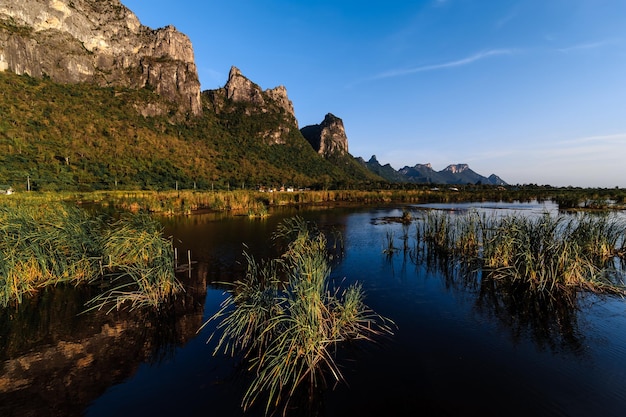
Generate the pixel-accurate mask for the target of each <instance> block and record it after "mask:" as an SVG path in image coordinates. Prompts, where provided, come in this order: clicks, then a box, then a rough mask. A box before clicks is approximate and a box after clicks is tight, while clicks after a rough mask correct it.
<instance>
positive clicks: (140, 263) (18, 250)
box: [0, 198, 179, 307]
mask: <svg viewBox="0 0 626 417" xmlns="http://www.w3.org/2000/svg"><path fill="white" fill-rule="evenodd" d="M11 201H12V203H8V204H3V205H0V306H3V307H6V306H7V305H9V304H11V303H14V302H15V303H19V302H21V300H22V298H23V297H24V296H25V295H27V294H29V293H32V292H35V291H37V290H39V289H41V288H43V287H46V286H54V285H59V284H74V285H78V284H84V283H94V282H101V283H103V282H104V283H109V284H110V285H111V286H110V287H109V289H108V290H107V291H106V292H105V293H104V294H103V295H102V296H101V297H99V298H98V299H97V300H96V301H95V302H94V304H93V305H94V307H100V306H104V305H105V304H112V305H115V306H117V307H122V305H124V303H125V302H126V301H128V302H129V304H128V305H130V306H131V307H137V306H143V305H150V306H153V307H158V306H159V304H160V303H161V302H162V301H163V300H164V299H166V297H168V296H169V295H172V294H174V293H176V292H177V291H178V289H179V286H178V284H177V282H176V279H175V276H174V265H173V263H174V256H173V250H172V248H171V243H170V242H169V241H168V240H166V239H163V238H162V236H161V229H160V227H161V226H160V224H159V223H158V222H157V221H156V220H154V219H150V218H148V217H146V216H145V215H127V216H123V217H122V218H121V219H120V220H117V221H111V220H107V219H105V218H103V217H98V216H95V215H91V214H89V213H88V212H87V211H85V210H83V209H80V208H77V207H75V206H72V205H68V204H64V203H60V202H49V201H45V200H44V199H39V198H35V199H34V200H29V201H23V200H22V201H19V200H11ZM18 201H19V203H18ZM5 202H6V201H5ZM105 278H106V279H105Z"/></svg>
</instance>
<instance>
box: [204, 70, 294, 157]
mask: <svg viewBox="0 0 626 417" xmlns="http://www.w3.org/2000/svg"><path fill="white" fill-rule="evenodd" d="M204 94H205V96H206V97H207V100H208V102H209V103H210V107H211V111H212V112H214V113H216V114H227V113H236V112H240V113H242V114H244V115H245V116H248V117H251V118H258V117H262V118H265V119H270V118H271V119H274V122H275V123H272V124H268V125H267V126H259V132H257V133H258V135H259V137H260V138H262V139H263V140H264V141H265V142H267V143H269V144H275V145H279V144H281V145H284V144H285V143H287V139H286V138H287V137H288V136H289V134H290V133H291V132H293V131H298V121H297V119H296V116H295V113H294V110H293V104H292V102H291V100H289V97H288V96H287V89H286V88H285V87H284V86H278V87H276V88H273V89H267V90H263V89H261V87H259V86H258V85H257V84H255V83H254V82H252V81H250V80H249V79H248V78H246V77H245V76H244V75H243V74H242V73H241V71H240V70H239V69H238V68H237V67H234V66H233V67H231V69H230V72H229V74H228V81H227V82H226V84H225V85H224V87H222V88H220V89H217V90H207V91H206V92H205V93H204Z"/></svg>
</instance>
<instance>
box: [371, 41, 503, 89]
mask: <svg viewBox="0 0 626 417" xmlns="http://www.w3.org/2000/svg"><path fill="white" fill-rule="evenodd" d="M511 54H513V51H512V50H510V49H491V50H488V51H482V52H479V53H477V54H474V55H470V56H468V57H466V58H462V59H458V60H456V61H449V62H443V63H440V64H432V65H422V66H418V67H413V68H404V69H395V70H390V71H386V72H383V73H380V74H377V75H375V76H373V77H370V78H368V80H370V81H371V80H379V79H383V78H394V77H400V76H404V75H410V74H415V73H418V72H425V71H436V70H440V69H446V68H455V67H462V66H465V65H470V64H472V63H474V62H477V61H480V60H483V59H485V58H489V57H492V56H497V55H511Z"/></svg>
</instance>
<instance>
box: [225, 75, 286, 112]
mask: <svg viewBox="0 0 626 417" xmlns="http://www.w3.org/2000/svg"><path fill="white" fill-rule="evenodd" d="M224 90H225V92H226V98H228V99H230V100H232V101H233V102H236V103H249V104H253V105H255V106H258V107H259V110H260V111H261V112H263V113H266V112H268V111H270V106H271V104H275V105H278V107H279V108H281V109H283V110H284V111H285V112H286V113H287V114H288V115H290V116H292V117H293V119H294V120H295V119H296V116H295V113H294V111H293V103H292V102H291V100H289V98H288V97H287V89H286V88H285V87H284V86H282V85H281V86H278V87H276V88H273V89H269V90H265V91H263V90H262V89H261V87H259V86H258V85H257V84H255V83H253V82H252V81H250V80H249V79H247V78H246V77H244V76H243V74H242V73H241V71H240V70H239V68H237V67H234V66H233V67H231V68H230V72H229V73H228V81H227V82H226V85H225V86H224ZM268 99H269V100H268ZM271 102H273V103H271Z"/></svg>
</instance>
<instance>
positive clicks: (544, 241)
mask: <svg viewBox="0 0 626 417" xmlns="http://www.w3.org/2000/svg"><path fill="white" fill-rule="evenodd" d="M416 235H417V236H421V237H422V244H423V245H425V246H426V247H427V248H428V251H429V252H431V253H437V254H439V256H444V257H452V258H458V259H466V260H471V261H472V262H473V261H476V260H479V261H480V264H481V265H482V269H483V271H484V272H485V273H486V274H485V275H484V276H485V277H486V278H489V279H495V280H506V281H509V282H512V283H515V284H517V285H522V286H523V287H524V288H526V289H527V290H528V291H531V292H534V293H541V292H547V293H550V292H554V291H560V290H564V289H567V288H569V289H571V288H578V289H584V290H590V291H594V292H606V293H620V294H626V285H625V283H624V279H623V276H624V271H623V270H621V269H618V268H617V266H618V263H616V262H613V261H614V260H615V259H620V258H621V259H623V258H624V254H625V250H624V237H625V236H626V226H625V225H624V222H623V221H621V220H620V219H619V218H617V217H615V216H608V215H603V216H598V215H591V214H584V213H581V214H579V215H578V216H575V217H572V216H570V217H565V216H552V215H550V214H547V213H546V214H544V215H542V216H539V217H527V216H521V215H509V216H504V217H498V218H496V217H491V218H487V217H486V216H485V215H482V216H481V215H478V214H477V213H475V212H471V213H469V214H467V215H462V216H461V215H450V214H447V213H443V212H434V213H429V214H428V215H427V216H426V217H425V220H424V221H423V222H422V223H420V224H419V225H418V232H417V233H416Z"/></svg>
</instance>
